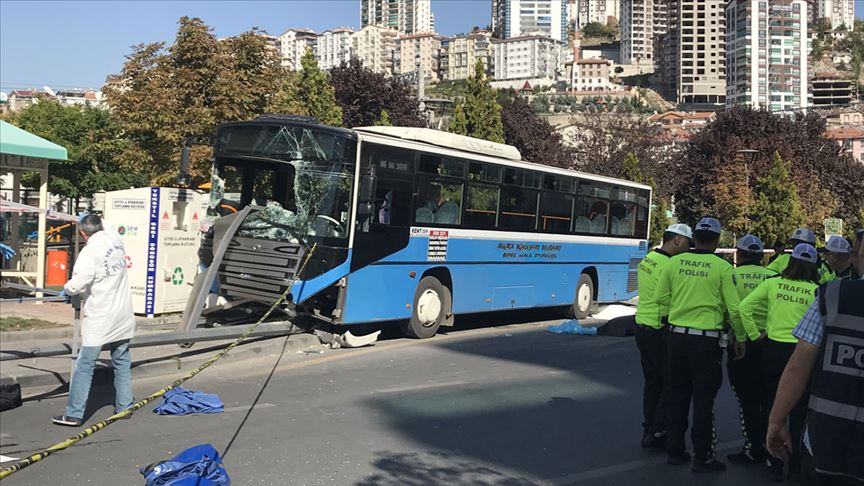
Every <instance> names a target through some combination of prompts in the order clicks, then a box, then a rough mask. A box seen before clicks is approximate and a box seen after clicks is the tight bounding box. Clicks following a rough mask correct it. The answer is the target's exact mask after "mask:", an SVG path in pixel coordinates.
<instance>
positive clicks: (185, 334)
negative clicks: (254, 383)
mask: <svg viewBox="0 0 864 486" xmlns="http://www.w3.org/2000/svg"><path fill="white" fill-rule="evenodd" d="M253 325H254V324H244V325H241V326H230V327H228V326H226V327H213V328H206V329H193V330H191V331H175V332H166V333H159V334H152V335H147V336H135V337H133V338H132V340H131V341H129V347H130V348H143V347H148V346H164V345H166V344H181V343H190V342H204V341H223V340H227V339H237V338H238V337H240V336H242V335H243V334H244V333H245V332H246V331H248V330H249V328H250V327H252V326H253ZM301 332H302V331H301V330H300V328H298V327H297V326H295V325H294V324H292V323H290V322H288V321H280V322H265V323H262V324H261V325H259V326H258V329H256V330H255V331H253V332H252V333H251V334H249V337H275V336H284V335H287V334H300V333H301ZM71 353H72V346H71V345H69V344H66V343H63V344H54V345H51V346H42V347H38V348H31V349H29V350H17V349H3V350H0V361H11V360H15V359H28V358H46V357H49V356H63V355H67V354H71Z"/></svg>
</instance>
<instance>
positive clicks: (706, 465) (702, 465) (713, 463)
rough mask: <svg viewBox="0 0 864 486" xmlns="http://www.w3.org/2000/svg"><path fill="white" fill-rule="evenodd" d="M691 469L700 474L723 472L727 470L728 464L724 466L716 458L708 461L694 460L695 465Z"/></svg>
mask: <svg viewBox="0 0 864 486" xmlns="http://www.w3.org/2000/svg"><path fill="white" fill-rule="evenodd" d="M690 469H692V470H693V472H698V473H708V472H723V471H725V470H726V464H723V463H722V462H720V461H718V460H717V459H714V458H711V459H708V460H707V461H703V460H700V459H693V465H692V466H690Z"/></svg>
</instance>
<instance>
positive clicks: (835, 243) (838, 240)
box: [825, 235, 852, 254]
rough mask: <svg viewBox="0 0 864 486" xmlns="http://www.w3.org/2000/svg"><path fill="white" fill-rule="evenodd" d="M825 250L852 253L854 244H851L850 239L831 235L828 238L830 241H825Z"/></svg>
mask: <svg viewBox="0 0 864 486" xmlns="http://www.w3.org/2000/svg"><path fill="white" fill-rule="evenodd" d="M825 251H827V252H831V253H844V254H849V253H852V245H850V244H849V241H848V240H846V238H843V237H842V236H838V235H831V237H830V238H828V241H827V242H825Z"/></svg>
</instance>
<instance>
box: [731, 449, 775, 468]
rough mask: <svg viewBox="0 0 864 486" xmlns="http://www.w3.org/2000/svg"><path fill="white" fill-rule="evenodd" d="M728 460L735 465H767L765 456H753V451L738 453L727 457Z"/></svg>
mask: <svg viewBox="0 0 864 486" xmlns="http://www.w3.org/2000/svg"><path fill="white" fill-rule="evenodd" d="M726 459H729V462H731V463H733V464H741V465H744V466H764V465H765V456H763V455H761V454H753V452H752V451H741V452H736V453H735V454H729V455H728V456H726Z"/></svg>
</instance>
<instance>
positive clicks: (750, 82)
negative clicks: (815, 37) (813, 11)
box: [726, 0, 809, 111]
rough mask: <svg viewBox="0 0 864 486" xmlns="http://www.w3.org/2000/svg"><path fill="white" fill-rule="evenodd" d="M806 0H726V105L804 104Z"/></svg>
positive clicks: (781, 108)
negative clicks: (728, 0) (727, 1)
mask: <svg viewBox="0 0 864 486" xmlns="http://www.w3.org/2000/svg"><path fill="white" fill-rule="evenodd" d="M807 7H808V5H807V2H806V0H767V1H766V0H731V1H730V2H729V4H728V6H727V7H726V26H727V29H728V34H727V36H726V106H727V107H731V106H741V105H746V106H752V107H753V108H766V109H770V110H771V111H785V110H794V109H800V108H805V107H807V106H808V105H809V103H808V100H807V91H808V90H807V82H808V69H807V68H808V66H807V52H808V50H809V49H808V48H809V38H808V36H807V21H808V19H809V16H808V12H807Z"/></svg>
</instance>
